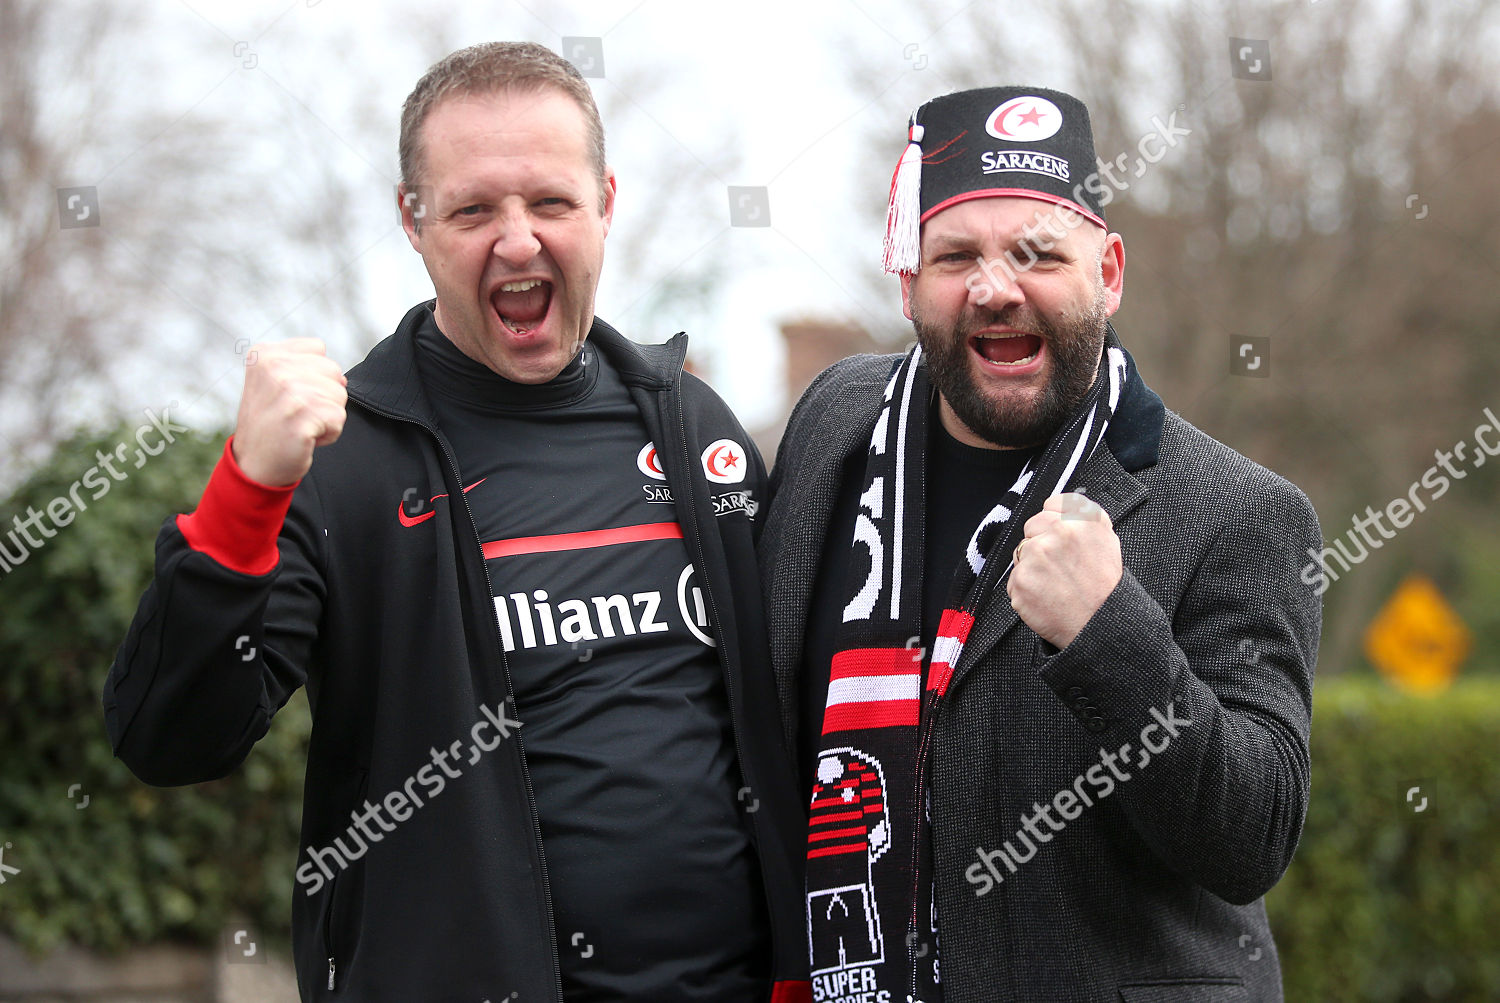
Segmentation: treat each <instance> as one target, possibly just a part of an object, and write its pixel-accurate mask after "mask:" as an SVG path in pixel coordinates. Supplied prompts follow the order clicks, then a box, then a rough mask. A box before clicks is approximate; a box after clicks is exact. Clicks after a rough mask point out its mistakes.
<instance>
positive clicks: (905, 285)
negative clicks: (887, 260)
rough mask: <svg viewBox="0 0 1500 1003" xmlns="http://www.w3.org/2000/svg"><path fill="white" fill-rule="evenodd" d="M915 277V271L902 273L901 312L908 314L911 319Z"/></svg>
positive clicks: (907, 316)
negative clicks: (912, 288) (912, 290)
mask: <svg viewBox="0 0 1500 1003" xmlns="http://www.w3.org/2000/svg"><path fill="white" fill-rule="evenodd" d="M914 278H916V273H915V272H902V273H901V312H902V313H904V314H906V319H907V320H911V280H912V279H914Z"/></svg>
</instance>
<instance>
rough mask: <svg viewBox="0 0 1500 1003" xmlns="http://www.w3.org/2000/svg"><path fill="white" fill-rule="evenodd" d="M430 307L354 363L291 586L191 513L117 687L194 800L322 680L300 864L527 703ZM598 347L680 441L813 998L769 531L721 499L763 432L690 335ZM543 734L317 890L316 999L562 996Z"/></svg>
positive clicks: (298, 896)
mask: <svg viewBox="0 0 1500 1003" xmlns="http://www.w3.org/2000/svg"><path fill="white" fill-rule="evenodd" d="M427 308H428V307H427V305H426V304H424V305H422V306H418V307H416V308H414V309H413V310H412V311H410V312H409V313H408V314H407V315H406V317H405V318H404V319H403V320H402V322H401V325H400V326H399V327H398V328H397V330H396V332H395V334H393V335H392V336H391V337H389V338H386V339H385V340H384V341H382V342H381V343H380V344H379V345H377V346H376V347H375V348H374V349H373V350H372V351H371V352H370V354H369V356H368V357H367V358H366V359H365V360H364V361H363V362H362V363H360V364H359V365H357V366H355V367H354V368H353V369H352V370H350V371H349V373H348V381H349V382H348V391H349V402H350V403H349V407H348V420H347V422H346V424H345V427H344V431H343V434H342V435H341V437H340V438H339V440H338V441H337V442H335V443H333V444H332V445H329V446H326V447H323V448H320V449H318V450H317V452H316V454H315V456H314V459H313V464H312V468H311V469H310V471H309V472H308V474H307V476H305V477H304V478H303V479H302V481H301V482H300V483H299V484H298V485H297V488H296V490H295V492H294V494H293V496H292V503H291V508H290V510H289V512H288V513H287V516H286V519H285V522H284V524H283V526H282V529H281V533H280V537H279V539H278V549H279V553H280V560H279V563H278V564H277V566H276V567H275V568H274V569H273V570H272V571H270V572H269V573H267V574H264V575H259V576H255V575H249V574H244V573H241V572H238V571H235V570H231V569H230V568H227V567H225V566H224V565H222V564H220V563H219V562H218V561H216V560H214V559H213V558H211V557H210V556H208V555H207V554H205V553H200V552H199V551H197V550H194V549H193V548H192V547H191V546H190V545H189V544H188V542H187V540H186V538H185V537H184V535H183V534H182V532H181V531H180V530H179V529H178V527H177V523H176V520H175V519H169V520H168V521H167V523H166V525H165V526H164V527H163V529H162V531H161V533H160V535H159V536H158V538H157V541H156V573H155V578H154V580H153V581H152V583H151V585H150V587H149V588H148V589H147V591H146V593H145V595H144V597H143V598H142V600H141V604H140V607H139V609H138V610H137V613H136V617H135V620H134V622H133V623H132V625H131V627H130V631H129V634H128V635H127V636H126V639H125V642H124V644H123V645H122V646H121V648H120V651H119V653H118V655H117V656H116V659H115V663H114V665H113V666H112V667H111V669H110V673H109V677H108V680H107V682H106V684H105V687H104V709H105V718H106V723H107V727H108V731H109V737H110V741H111V743H112V746H113V748H114V751H115V754H116V755H117V756H118V757H119V758H120V759H122V760H123V761H124V762H125V763H126V765H128V766H129V767H130V769H131V770H132V771H133V772H134V773H135V774H136V776H138V777H140V778H141V779H142V780H144V781H145V782H147V783H150V784H155V785H158V786H172V785H180V784H191V783H198V782H201V781H206V780H213V779H217V778H220V777H223V776H225V775H226V774H228V773H229V772H231V771H232V770H234V769H235V767H237V766H238V765H239V764H240V763H241V762H242V761H243V760H244V758H245V756H246V754H247V753H248V752H249V751H250V747H251V746H252V745H254V744H255V742H256V741H257V740H258V739H259V738H260V737H261V736H262V735H264V734H265V733H266V731H267V729H268V728H269V726H270V722H271V717H272V715H274V714H275V713H276V711H277V710H278V709H279V708H280V707H281V706H282V705H283V704H285V702H286V701H287V699H288V698H289V697H290V696H291V695H292V693H293V692H295V690H296V688H297V687H298V686H301V685H306V686H307V690H308V697H309V701H310V704H311V707H312V714H313V729H312V737H311V744H310V748H309V751H308V759H307V779H306V789H305V794H304V801H303V816H302V833H301V845H300V849H299V858H298V860H299V863H301V862H302V861H304V860H306V859H308V857H307V854H308V850H309V847H326V846H328V845H329V844H330V843H331V842H332V840H333V839H334V837H336V836H340V835H344V834H345V832H346V830H347V829H348V827H349V826H350V813H351V812H352V811H355V810H356V809H358V808H359V807H360V806H361V805H362V804H363V803H364V801H365V800H366V799H367V798H368V799H370V800H372V801H378V800H380V799H381V798H382V797H384V795H385V794H386V793H387V792H390V791H396V790H401V789H403V787H405V786H406V785H407V784H408V783H409V781H410V780H411V777H412V775H413V774H414V773H415V772H416V771H418V770H419V769H421V768H422V767H423V766H424V764H428V763H430V762H431V761H432V760H431V750H432V749H434V748H436V749H443V748H445V747H447V746H448V745H449V743H450V742H453V741H454V740H458V739H462V740H463V741H464V744H465V745H466V746H467V745H468V739H469V735H470V730H471V728H472V727H474V726H475V724H476V722H478V721H480V720H482V716H481V713H480V707H481V705H482V706H485V707H488V708H491V709H499V708H500V707H501V705H502V704H503V703H504V702H505V700H506V698H507V697H508V696H509V695H510V682H509V677H508V673H507V669H506V663H505V657H504V654H503V650H502V645H501V639H500V636H499V630H498V627H497V624H496V621H495V616H494V606H493V602H492V599H491V597H492V596H493V594H494V589H493V588H492V587H491V583H490V581H489V575H488V572H487V570H486V567H485V561H484V557H483V554H482V551H481V549H480V541H479V537H478V535H477V532H476V530H475V527H474V521H473V518H472V516H471V514H470V512H469V509H468V505H467V503H466V501H465V500H464V494H463V490H462V486H461V485H460V483H459V472H458V469H457V464H456V462H455V460H454V458H453V453H452V451H451V449H450V448H449V447H448V444H447V443H446V442H445V440H444V439H443V436H442V435H441V433H440V432H439V431H438V429H437V426H436V421H435V419H434V417H433V411H432V409H431V407H430V406H429V404H428V401H427V399H426V396H425V394H424V392H423V389H422V386H421V384H420V381H419V379H418V371H417V364H416V358H415V346H414V340H413V332H414V331H415V328H416V326H417V323H418V321H419V319H420V317H421V315H422V311H423V310H424V309H427ZM590 339H591V340H592V341H593V343H594V344H595V345H596V346H597V348H598V349H599V350H600V351H601V352H603V353H604V354H605V356H606V357H607V358H608V359H609V361H610V362H611V364H612V365H613V366H615V368H616V369H617V370H618V371H619V372H620V374H621V377H622V379H623V380H624V382H625V384H626V386H627V387H628V388H629V391H630V394H631V397H632V399H633V400H634V401H635V403H636V405H637V406H638V407H639V409H640V413H641V417H642V418H643V420H644V422H645V425H646V428H647V430H648V432H649V434H650V435H651V437H652V441H653V442H655V443H657V444H658V455H659V457H660V460H661V463H662V465H663V467H664V468H665V471H666V474H667V484H668V486H669V487H670V489H671V491H672V494H673V498H674V509H675V512H676V516H677V519H678V521H679V523H680V524H681V527H682V531H683V536H684V540H685V542H686V544H687V548H688V552H689V554H690V555H691V558H692V560H693V563H694V565H695V566H696V567H697V568H698V570H699V575H700V577H701V578H702V579H703V580H704V582H705V584H706V588H705V594H706V596H707V600H708V604H709V607H710V609H709V612H710V615H711V617H712V622H713V624H714V626H715V628H716V632H717V648H716V650H717V653H718V656H719V662H720V664H721V666H722V668H723V673H724V680H725V685H726V688H727V691H728V695H729V707H730V711H731V715H732V717H733V728H734V736H735V747H736V750H737V752H738V757H739V764H740V770H741V775H742V777H743V781H744V785H745V787H747V788H748V790H743V789H742V790H741V791H740V792H739V793H740V796H741V797H740V800H741V804H742V807H743V809H744V810H745V811H746V812H747V813H748V818H749V821H750V829H751V833H752V838H753V841H754V844H755V846H756V848H757V851H758V860H759V865H760V872H761V875H762V878H763V882H764V886H765V892H766V900H767V907H768V913H769V916H770V918H771V925H772V931H771V941H772V947H773V958H772V966H773V967H772V972H773V975H774V978H775V980H776V983H777V985H776V987H775V990H774V992H771V993H770V997H771V998H772V999H775V1000H791V999H797V998H805V993H806V992H807V986H806V981H805V980H806V978H807V976H806V971H807V948H806V944H805V931H804V929H803V926H804V924H803V918H802V913H803V907H802V878H801V872H800V869H799V866H798V863H797V862H798V860H799V859H800V856H801V847H802V841H803V838H804V831H805V825H806V822H805V814H804V812H803V810H802V805H801V802H800V798H798V797H797V794H796V783H795V780H794V774H793V772H792V766H791V760H790V757H789V756H788V754H787V751H786V748H785V746H784V745H783V740H782V737H781V729H780V726H779V723H778V712H777V704H776V693H775V687H774V683H773V681H772V676H771V669H770V656H769V651H768V646H767V642H766V634H765V622H764V616H763V612H762V606H761V598H760V590H759V584H758V576H757V573H756V562H755V543H756V537H757V536H758V533H759V528H758V518H757V517H754V516H752V515H749V514H747V512H746V511H745V510H744V509H745V508H746V507H749V508H750V509H751V510H752V511H753V510H754V508H755V506H744V505H743V504H741V505H721V506H720V507H721V509H722V510H723V514H722V515H717V516H716V515H715V504H714V496H715V495H716V494H719V493H721V492H722V490H723V488H722V486H721V485H714V484H710V483H709V482H708V480H707V478H706V477H705V474H704V470H703V465H702V463H701V462H700V456H701V454H702V452H703V450H704V449H705V447H706V446H707V445H708V444H709V443H712V442H714V441H715V440H716V439H720V438H733V439H735V440H736V441H738V442H740V443H745V444H747V445H748V444H749V443H750V440H749V438H748V437H747V436H746V435H745V432H744V429H743V428H741V426H740V425H739V423H738V421H737V420H736V419H735V418H734V416H733V414H731V412H730V411H729V409H728V408H727V407H726V406H725V405H724V404H723V402H722V401H720V400H719V398H718V397H717V396H716V395H715V394H714V393H713V392H712V391H710V390H709V389H708V388H707V387H706V386H705V385H704V384H703V383H701V382H700V381H699V380H697V379H696V378H694V377H692V376H691V375H686V374H684V373H683V372H682V362H683V359H684V357H685V355H686V352H687V339H686V337H685V336H684V335H678V336H677V337H675V338H673V339H672V340H671V341H669V342H667V343H666V344H663V345H655V346H642V345H636V344H633V343H631V342H629V341H627V340H626V339H625V338H624V337H622V336H621V335H620V334H619V333H618V332H616V331H615V330H614V329H613V328H611V327H610V326H609V325H607V324H605V323H604V322H602V321H599V320H597V319H596V320H595V322H594V325H593V329H592V331H591V332H590ZM748 455H749V456H750V457H751V458H752V461H751V462H752V468H751V471H750V473H749V475H748V476H747V478H746V480H745V482H744V483H741V484H738V485H735V486H734V487H735V488H736V489H748V490H750V491H751V492H752V495H753V498H754V500H755V502H757V503H758V504H759V505H760V506H764V504H765V501H766V494H765V484H766V475H765V468H764V465H763V464H762V462H761V461H760V457H759V456H758V455H757V454H756V453H755V451H754V448H753V446H750V448H749V453H748ZM579 487H580V490H587V488H588V486H587V483H586V482H584V483H580V485H579ZM412 488H415V489H416V491H415V492H412V491H410V489H412ZM714 489H718V490H717V491H716V490H714ZM442 492H446V493H447V495H448V503H447V504H442V503H439V504H436V505H434V506H433V512H434V513H435V514H434V515H433V517H432V518H430V519H428V520H426V521H425V524H424V525H420V526H416V527H411V526H403V525H401V524H400V522H398V520H397V517H396V516H397V513H396V511H395V510H396V509H397V508H398V507H399V505H400V504H401V502H402V500H403V499H404V498H405V497H407V496H408V495H411V494H415V495H416V496H419V497H421V498H428V497H431V496H433V495H437V494H439V493H442ZM244 637H248V638H249V641H248V644H247V643H246V642H245V641H243V640H240V639H241V638H244ZM510 713H511V714H512V716H513V714H514V711H513V708H511V709H510ZM491 737H493V736H491ZM524 744H525V731H524V727H523V728H521V729H519V730H517V731H514V732H512V735H511V737H510V738H509V739H508V740H505V741H501V742H500V743H499V745H498V747H497V748H495V749H494V751H492V752H488V753H487V754H485V755H483V756H481V757H480V758H479V759H478V760H477V762H474V763H472V764H471V763H467V762H465V763H462V764H461V765H460V769H461V771H462V776H461V778H459V779H454V780H450V781H448V783H447V785H446V788H445V789H444V790H442V792H441V794H439V795H437V796H434V797H431V798H430V799H425V800H426V804H425V805H424V806H423V807H421V808H420V809H419V810H416V811H415V812H414V813H413V814H412V815H411V816H410V818H408V819H407V820H405V821H403V822H401V823H400V824H399V826H397V827H396V829H395V831H393V832H390V833H387V834H385V836H384V838H383V839H382V841H381V842H380V844H379V845H372V846H371V847H370V852H368V853H365V854H363V855H362V856H361V857H360V859H358V860H356V861H354V862H353V863H352V864H351V865H350V866H349V867H348V869H346V870H341V871H339V872H338V873H337V874H336V876H335V877H334V878H333V879H332V880H331V881H328V882H327V883H326V884H324V885H323V886H322V887H321V888H320V889H319V890H318V891H317V893H316V894H314V895H307V894H305V893H304V892H305V890H304V888H303V887H302V886H301V885H299V886H298V887H297V888H296V890H295V891H294V893H293V894H294V905H293V909H292V933H293V941H294V953H295V957H296V967H297V981H298V984H299V985H300V987H301V993H302V998H303V1000H308V1001H311V1000H361V1001H364V1000H372V1001H373V1000H393V1001H401V1003H410V1001H428V1000H454V1001H460V1000H461V1001H465V1003H478V1001H480V1000H484V999H486V998H488V999H494V1000H503V999H507V998H516V999H519V1000H561V998H562V993H561V987H560V982H559V972H558V943H557V938H556V934H555V930H554V926H553V916H552V906H551V897H550V893H549V889H548V881H547V869H546V864H545V861H544V857H543V854H542V844H541V835H540V832H539V829H538V823H537V815H536V802H535V799H534V797H533V793H532V789H531V784H530V779H529V776H528V774H527V769H526V758H525V754H524ZM376 831H379V830H376ZM688 915H690V914H689V913H687V912H685V918H686V917H687V916H688ZM619 921H620V922H621V923H628V922H631V918H630V917H628V916H621V917H620V918H619ZM664 933H665V934H666V935H667V936H670V931H665V932H664ZM770 988H771V987H769V986H768V990H770ZM512 994H518V995H516V996H514V997H513V996H512Z"/></svg>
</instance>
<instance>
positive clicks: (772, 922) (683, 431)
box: [673, 380, 777, 979]
mask: <svg viewBox="0 0 1500 1003" xmlns="http://www.w3.org/2000/svg"><path fill="white" fill-rule="evenodd" d="M676 431H677V435H676V436H675V438H676V442H675V443H674V445H676V446H677V453H678V457H679V461H680V463H681V466H679V467H678V469H679V470H681V471H682V472H683V487H684V488H685V489H686V490H687V491H688V495H687V504H686V505H684V506H683V509H684V511H686V512H687V514H688V521H689V522H690V523H691V525H690V526H689V527H688V532H686V533H684V534H683V539H684V542H686V541H691V542H692V545H693V549H694V553H692V554H690V555H689V556H691V557H693V558H694V560H695V562H696V564H695V566H696V567H698V568H701V569H702V575H703V595H704V597H705V598H707V599H708V608H709V612H711V613H712V614H713V617H714V625H715V626H718V625H719V624H722V623H724V619H723V618H722V617H721V616H720V615H719V605H718V603H717V602H715V600H714V591H713V589H712V588H711V587H710V584H709V582H710V577H709V573H708V557H707V555H706V554H705V552H704V549H703V537H702V533H701V531H700V528H699V525H698V510H697V508H696V507H694V505H693V503H692V487H693V474H692V472H693V454H692V450H691V449H689V448H688V435H687V405H686V404H685V403H684V398H683V394H682V386H681V381H680V380H679V381H678V385H677V429H676ZM673 497H676V492H675V489H674V492H673ZM719 634H720V636H719V637H718V638H717V640H718V644H717V645H715V647H716V648H717V649H718V653H719V665H720V667H721V668H722V669H723V671H724V685H725V686H726V687H727V690H726V692H725V694H724V696H725V698H726V699H727V701H728V703H729V725H730V727H729V732H730V734H731V735H732V736H733V737H734V758H735V760H736V762H737V764H738V766H739V769H740V778H741V779H742V780H744V782H745V785H746V786H747V787H749V788H751V790H754V788H755V781H754V780H753V779H752V778H751V775H750V764H749V762H748V761H747V760H746V759H745V753H744V750H742V749H741V748H740V724H741V722H740V721H738V720H737V718H738V717H739V715H738V714H737V713H736V711H735V698H734V670H733V668H731V666H730V664H729V663H730V656H729V645H728V644H727V643H726V641H725V639H724V637H723V631H722V630H721V631H720V632H719ZM741 804H742V802H740V801H739V800H738V799H736V807H737V808H738V807H739V806H740V805H741ZM758 828H759V827H758V825H757V822H756V819H755V817H754V815H751V817H750V836H751V839H752V840H753V841H754V843H755V849H756V853H757V855H759V854H760V853H762V852H764V845H765V844H764V843H763V842H762V840H761V839H760V837H759V832H758ZM757 869H758V870H761V871H762V874H761V879H760V894H761V898H762V900H763V901H764V902H765V905H766V921H767V937H766V939H767V943H768V944H769V945H770V947H771V969H772V976H773V979H774V976H775V969H776V960H777V958H776V938H775V936H774V931H775V926H776V903H774V902H772V901H771V889H770V887H769V886H768V883H767V879H766V877H765V874H764V871H763V868H757Z"/></svg>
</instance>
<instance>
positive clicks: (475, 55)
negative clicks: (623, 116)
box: [398, 42, 606, 213]
mask: <svg viewBox="0 0 1500 1003" xmlns="http://www.w3.org/2000/svg"><path fill="white" fill-rule="evenodd" d="M548 87H552V88H555V89H557V90H559V91H561V92H563V93H564V94H566V95H567V96H568V97H570V98H572V99H573V100H574V102H575V103H577V105H578V107H579V108H580V109H581V110H582V111H583V118H584V124H585V126H586V127H587V129H588V144H589V154H590V157H591V159H592V160H593V168H594V174H595V176H596V177H597V178H598V180H599V211H600V212H601V213H602V212H603V211H604V202H605V171H606V167H605V162H604V123H603V122H601V121H600V120H599V107H598V106H597V105H596V104H595V103H594V92H593V91H592V90H590V89H589V85H588V82H587V81H585V80H584V79H583V76H582V74H580V73H579V72H578V70H577V69H576V68H574V66H573V64H572V63H570V62H568V61H567V60H566V59H564V58H562V57H561V56H559V55H558V54H557V53H555V52H553V51H552V50H551V49H549V48H547V47H546V46H544V45H538V44H537V43H536V42H482V43H480V44H479V45H471V46H469V47H468V48H466V49H459V50H458V51H457V52H453V53H450V54H448V55H447V56H444V57H443V58H442V59H440V60H439V61H438V62H436V63H434V64H433V65H432V66H431V67H430V68H429V69H428V70H427V72H426V73H424V74H423V75H422V79H420V80H418V81H417V85H416V86H415V87H413V88H412V92H411V93H410V94H408V95H407V97H406V103H405V104H404V105H402V107H401V139H400V142H399V145H398V154H399V156H400V160H401V181H402V183H403V184H404V185H406V186H407V187H408V188H411V187H413V186H415V185H417V184H420V183H421V178H422V174H423V172H424V171H425V170H426V168H427V164H426V151H425V150H424V149H423V147H422V139H421V134H422V126H423V124H424V123H425V122H426V121H427V116H428V115H429V114H431V113H432V109H433V108H435V107H437V106H438V104H440V103H441V102H442V101H444V100H446V99H448V98H451V97H468V96H471V95H490V94H496V93H498V92H500V91H518V92H521V93H528V92H529V93H535V92H537V91H541V90H543V89H545V88H548Z"/></svg>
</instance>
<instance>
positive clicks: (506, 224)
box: [494, 205, 542, 268]
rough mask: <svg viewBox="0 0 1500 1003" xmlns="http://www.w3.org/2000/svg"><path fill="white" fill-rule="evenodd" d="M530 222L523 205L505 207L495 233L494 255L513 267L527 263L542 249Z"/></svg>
mask: <svg viewBox="0 0 1500 1003" xmlns="http://www.w3.org/2000/svg"><path fill="white" fill-rule="evenodd" d="M531 223H532V221H531V216H530V215H529V214H528V213H527V212H526V210H525V209H524V208H523V207H521V206H519V205H512V206H509V207H507V208H506V209H505V210H504V211H503V212H502V213H501V214H500V218H499V226H500V232H499V233H498V234H496V235H495V246H494V254H495V257H497V258H499V259H500V260H501V261H503V262H505V263H506V264H507V265H510V266H512V267H515V268H520V267H521V266H523V265H526V264H529V263H530V262H531V261H532V260H533V259H534V258H535V257H536V256H537V254H538V253H539V252H540V251H541V249H542V244H541V241H539V240H537V239H536V232H535V230H534V229H533V227H532V225H531Z"/></svg>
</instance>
